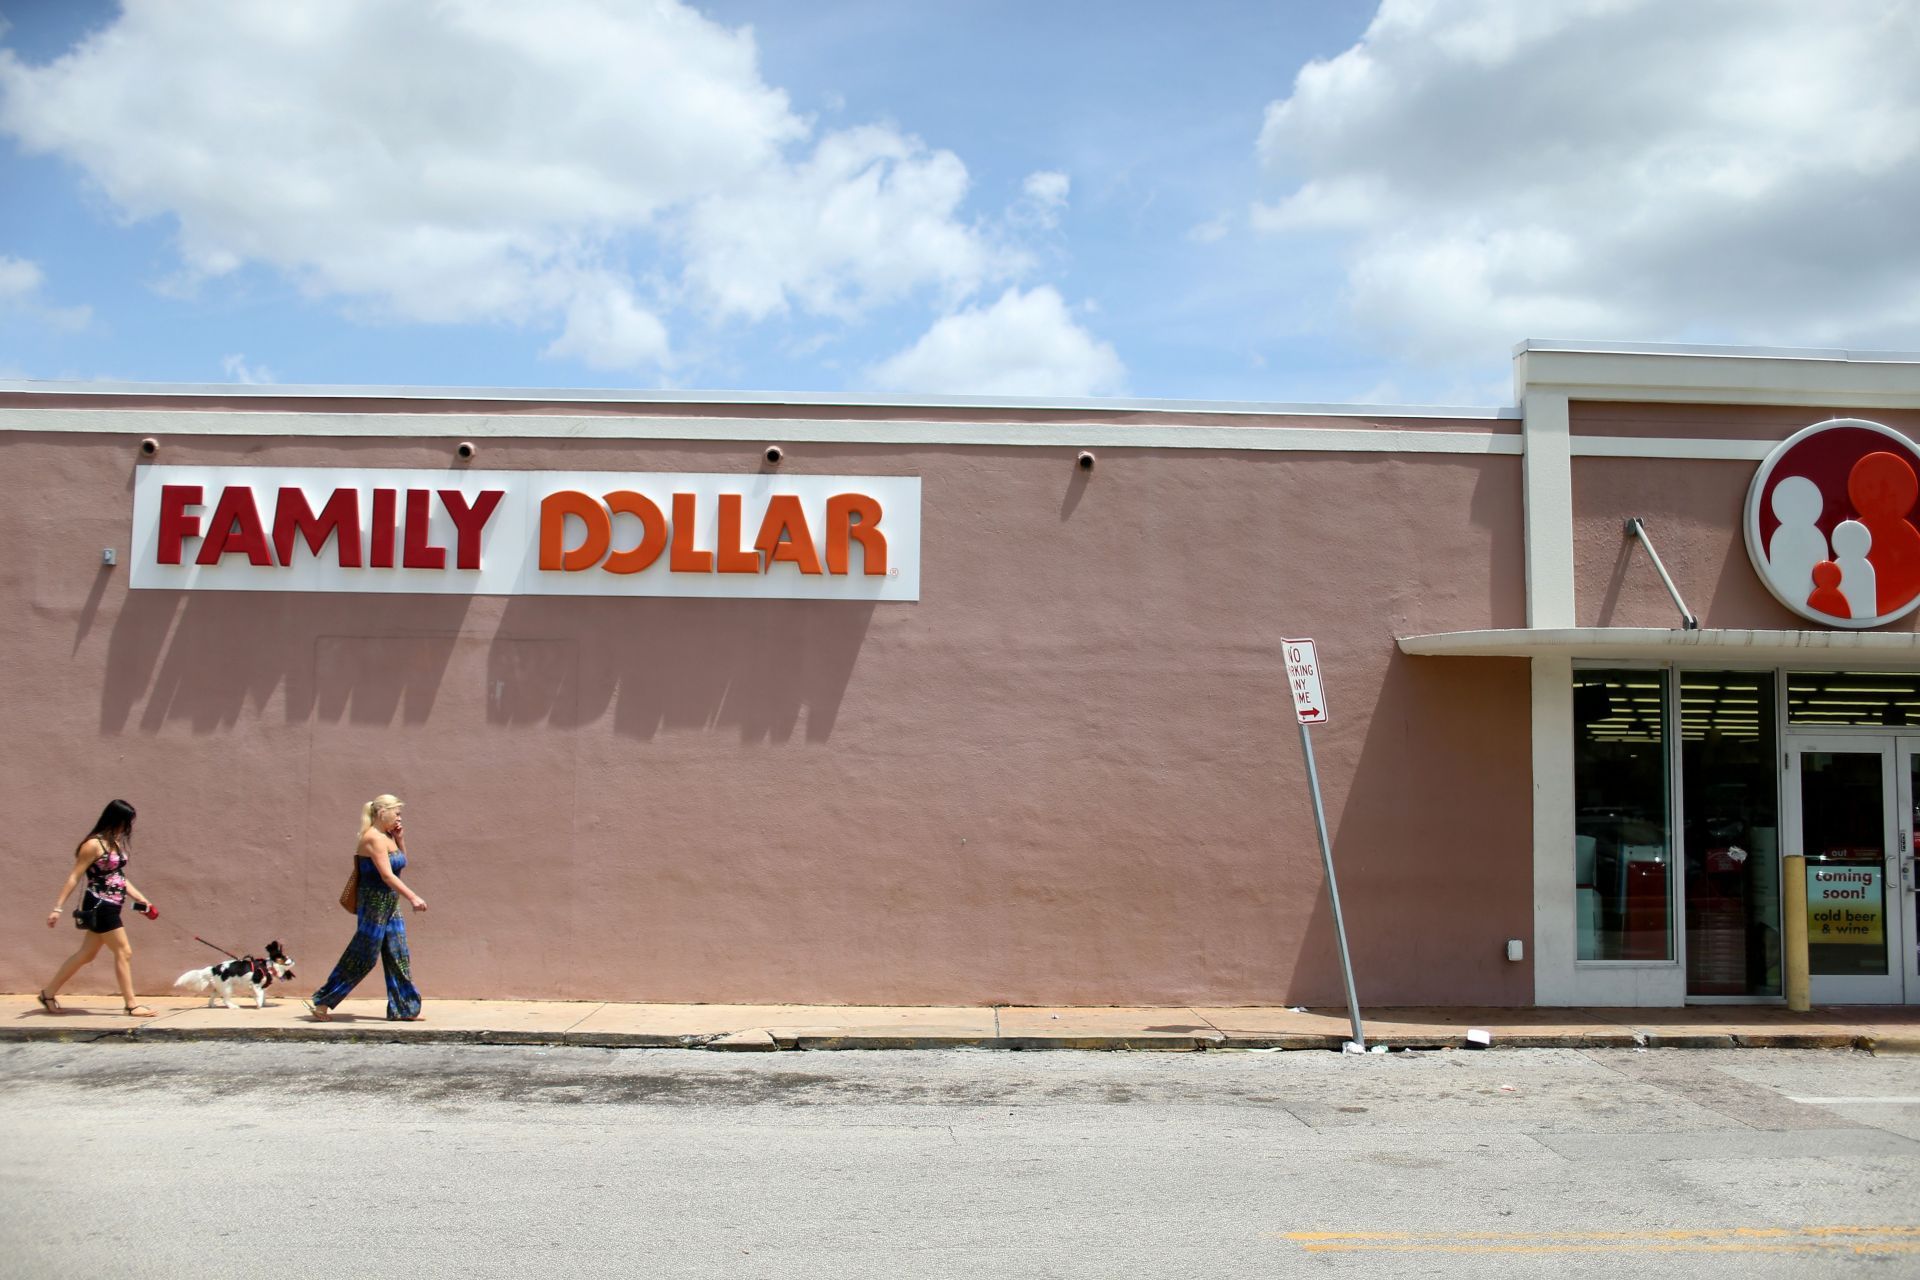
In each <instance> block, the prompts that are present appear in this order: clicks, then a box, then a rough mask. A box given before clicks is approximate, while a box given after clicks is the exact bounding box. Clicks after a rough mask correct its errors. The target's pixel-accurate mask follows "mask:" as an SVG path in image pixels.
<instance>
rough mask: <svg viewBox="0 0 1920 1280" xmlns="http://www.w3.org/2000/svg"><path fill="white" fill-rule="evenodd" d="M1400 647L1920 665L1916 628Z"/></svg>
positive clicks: (1410, 642)
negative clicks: (1913, 629) (1907, 629)
mask: <svg viewBox="0 0 1920 1280" xmlns="http://www.w3.org/2000/svg"><path fill="white" fill-rule="evenodd" d="M1399 644H1400V651H1401V652H1402V653H1406V654H1411V655H1414V656H1416V657H1427V658H1541V657H1562V658H1594V659H1620V660H1626V661H1653V662H1734V663H1756V664H1783V665H1785V664H1796V663H1805V664H1807V665H1808V666H1816V667H1832V666H1852V665H1856V664H1860V665H1866V664H1871V665H1873V666H1888V665H1894V664H1900V665H1906V664H1913V663H1920V633H1917V632H1912V631H1891V632H1889V631H1742V630H1732V629H1724V628H1722V629H1706V628H1703V629H1701V630H1698V631H1682V630H1679V629H1678V628H1674V629H1668V628H1664V627H1513V628H1508V629H1504V630H1496V631H1439V632H1434V633H1432V634H1430V635H1420V636H1401V637H1400V638H1399Z"/></svg>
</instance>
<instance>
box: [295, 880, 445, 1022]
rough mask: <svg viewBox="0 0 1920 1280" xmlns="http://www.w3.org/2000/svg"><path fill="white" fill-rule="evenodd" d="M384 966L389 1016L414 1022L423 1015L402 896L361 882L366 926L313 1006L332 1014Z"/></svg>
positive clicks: (362, 915)
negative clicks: (376, 965)
mask: <svg viewBox="0 0 1920 1280" xmlns="http://www.w3.org/2000/svg"><path fill="white" fill-rule="evenodd" d="M375 960H379V961H380V967H381V971H382V972H383V973H384V974H385V975H386V979H387V1017H389V1018H412V1017H415V1016H417V1015H418V1014H419V1012H420V992H419V990H418V989H417V988H415V987H414V985H413V961H412V957H411V956H409V955H408V954H407V922H406V918H405V917H403V916H402V915H401V914H400V897H399V895H398V894H396V893H394V891H393V890H392V889H389V888H388V887H387V886H386V885H384V884H382V883H380V882H379V881H377V880H376V881H375V882H374V883H373V884H368V883H367V882H366V879H365V878H364V877H363V878H362V879H361V881H360V925H359V928H357V929H356V930H354V934H353V941H351V942H349V943H348V944H347V949H346V951H345V952H344V953H343V954H342V955H341V957H340V963H339V964H337V965H335V966H334V968H333V973H332V974H331V975H330V976H329V977H328V978H327V984H326V985H325V986H323V987H321V988H320V989H319V990H318V991H316V992H314V993H313V1002H314V1003H315V1004H318V1005H325V1006H326V1007H327V1008H329V1009H331V1008H333V1007H334V1006H335V1005H337V1004H339V1003H340V1002H341V1001H342V1000H345V999H346V998H347V993H348V992H350V991H352V990H353V989H354V987H356V986H358V985H359V982H360V979H362V978H364V977H366V976H367V975H368V974H369V973H371V972H372V971H373V962H374V961H375Z"/></svg>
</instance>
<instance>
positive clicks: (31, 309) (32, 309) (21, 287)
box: [0, 254, 93, 333]
mask: <svg viewBox="0 0 1920 1280" xmlns="http://www.w3.org/2000/svg"><path fill="white" fill-rule="evenodd" d="M44 284H46V275H45V273H43V272H42V271H41V270H40V267H39V264H38V263H34V262H30V261H28V260H27V259H25V258H12V257H8V256H7V255H5V254H0V311H11V312H14V313H15V314H18V315H21V316H24V317H26V318H27V319H28V320H30V321H32V322H34V323H36V324H42V325H45V326H47V327H48V328H51V329H59V330H62V331H64V332H69V333H71V332H73V331H75V330H79V329H84V328H86V327H87V324H88V322H89V321H91V320H92V318H93V309H92V308H91V307H85V306H80V307H56V306H52V305H50V304H49V303H47V301H46V300H45V299H44V298H43V297H42V296H41V287H42V286H43V285H44Z"/></svg>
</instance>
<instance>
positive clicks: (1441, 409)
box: [0, 380, 1521, 421]
mask: <svg viewBox="0 0 1920 1280" xmlns="http://www.w3.org/2000/svg"><path fill="white" fill-rule="evenodd" d="M0 394H9V395H45V396H99V397H101V398H102V399H111V398H112V397H117V396H118V397H138V398H142V399H153V398H158V397H169V396H178V397H181V398H191V397H196V396H218V397H221V398H222V399H261V400H281V399H291V400H440V401H452V402H455V403H458V402H460V401H474V400H487V401H497V402H508V403H539V404H620V405H676V404H698V405H741V406H756V405H772V406H778V405H789V406H807V407H810V408H818V407H822V406H824V407H829V408H847V409H852V408H861V409H993V410H1002V409H1044V410H1064V411H1075V410H1078V411H1081V412H1099V413H1196V414H1201V413H1204V414H1258V415H1262V416H1275V415H1278V416H1301V417H1339V418H1355V417H1361V418H1466V419H1474V420H1497V419H1510V420H1516V421H1517V420H1518V419H1519V418H1520V416H1521V414H1520V410H1519V409H1518V408H1517V407H1514V406H1500V407H1488V406H1486V405H1481V406H1477V407H1465V408H1453V407H1448V406H1445V405H1397V404H1396V405H1385V404H1382V405H1373V404H1280V403H1274V404H1268V403H1265V402H1263V401H1255V400H1102V399H1096V398H1092V397H1085V398H1079V397H1048V396H1027V397H1018V396H906V397H898V396H862V395H847V394H842V393H839V392H834V393H817V392H792V391H664V390H651V389H644V388H634V389H626V388H619V387H610V388H601V389H580V388H573V389H568V388H541V387H404V386H402V387H380V386H324V385H322V386H287V385H282V384H280V383H234V382H198V383H181V382H40V381H34V380H27V381H6V380H0ZM102 407H103V408H106V407H110V406H108V405H103V406H102Z"/></svg>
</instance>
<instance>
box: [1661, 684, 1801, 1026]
mask: <svg viewBox="0 0 1920 1280" xmlns="http://www.w3.org/2000/svg"><path fill="white" fill-rule="evenodd" d="M1775 737H1776V735H1775V733H1774V679H1773V675H1772V673H1770V672H1766V673H1756V672H1741V671H1688V672H1683V673H1682V674H1681V676H1680V793H1681V806H1680V811H1681V813H1682V814H1683V815H1684V821H1685V824H1686V832H1685V838H1684V840H1683V842H1682V843H1683V849H1684V852H1685V867H1686V877H1687V994H1688V995H1696V996H1768V995H1778V994H1780V788H1779V776H1780V771H1779V765H1778V763H1777V761H1776V752H1775V748H1774V742H1775Z"/></svg>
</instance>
